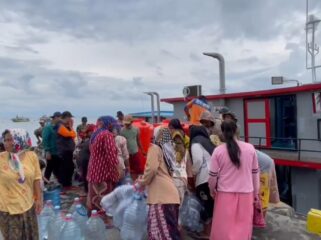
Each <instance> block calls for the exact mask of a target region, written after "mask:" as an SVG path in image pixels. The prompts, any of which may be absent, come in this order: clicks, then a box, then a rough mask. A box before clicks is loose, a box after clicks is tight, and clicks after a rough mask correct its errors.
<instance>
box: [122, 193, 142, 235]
mask: <svg viewBox="0 0 321 240" xmlns="http://www.w3.org/2000/svg"><path fill="white" fill-rule="evenodd" d="M146 232H147V208H146V203H145V200H144V198H143V195H142V193H135V194H134V200H133V202H132V203H131V204H130V206H129V207H128V208H127V209H126V210H125V213H124V219H123V225H122V226H121V230H120V236H121V239H122V240H143V239H144V236H145V235H146Z"/></svg>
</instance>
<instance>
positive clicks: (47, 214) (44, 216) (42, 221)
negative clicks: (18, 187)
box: [38, 200, 55, 240]
mask: <svg viewBox="0 0 321 240" xmlns="http://www.w3.org/2000/svg"><path fill="white" fill-rule="evenodd" d="M54 215H55V212H54V210H53V206H52V201H51V200H48V201H46V204H45V206H44V208H43V209H42V211H41V213H40V215H39V216H38V228H39V239H40V240H43V239H48V222H49V220H50V218H51V217H52V216H54Z"/></svg>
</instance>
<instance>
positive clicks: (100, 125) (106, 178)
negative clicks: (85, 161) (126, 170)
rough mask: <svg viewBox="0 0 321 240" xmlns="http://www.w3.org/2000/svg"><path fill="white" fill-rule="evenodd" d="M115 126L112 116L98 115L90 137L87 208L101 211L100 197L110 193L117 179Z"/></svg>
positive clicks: (115, 122)
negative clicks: (113, 130)
mask: <svg viewBox="0 0 321 240" xmlns="http://www.w3.org/2000/svg"><path fill="white" fill-rule="evenodd" d="M115 127H117V121H116V120H115V119H114V118H113V117H111V116H103V117H100V118H98V120H97V130H96V131H95V132H94V133H93V134H92V135H91V138H90V160H89V165H88V173H87V181H88V185H89V186H88V197H87V206H88V209H89V210H93V209H96V210H98V211H101V213H103V210H102V208H101V206H100V201H101V198H102V197H103V196H105V195H106V194H108V193H110V192H111V191H112V190H113V189H114V187H115V185H116V183H117V182H118V180H119V174H118V158H117V148H116V144H115V139H114V135H113V133H112V129H113V128H115ZM102 215H103V214H102Z"/></svg>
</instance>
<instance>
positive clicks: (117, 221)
mask: <svg viewBox="0 0 321 240" xmlns="http://www.w3.org/2000/svg"><path fill="white" fill-rule="evenodd" d="M132 201H133V198H132V197H130V198H126V199H123V200H122V201H121V202H120V203H119V204H118V206H117V207H116V209H115V211H114V218H113V224H114V226H115V227H117V228H118V229H120V228H121V226H122V225H123V219H124V213H125V210H126V208H127V207H128V206H129V205H130V204H131V202H132Z"/></svg>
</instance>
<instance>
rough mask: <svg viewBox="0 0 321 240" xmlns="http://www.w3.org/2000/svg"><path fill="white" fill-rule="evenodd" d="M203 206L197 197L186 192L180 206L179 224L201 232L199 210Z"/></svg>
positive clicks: (201, 225)
mask: <svg viewBox="0 0 321 240" xmlns="http://www.w3.org/2000/svg"><path fill="white" fill-rule="evenodd" d="M202 210H203V207H202V205H201V203H200V202H199V200H198V198H197V197H196V196H195V195H194V194H192V193H186V194H185V197H184V200H183V204H182V206H181V208H180V213H179V218H180V222H181V225H182V226H184V227H186V228H187V229H189V230H190V231H193V232H201V231H202V230H203V224H202V222H201V211H202Z"/></svg>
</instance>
